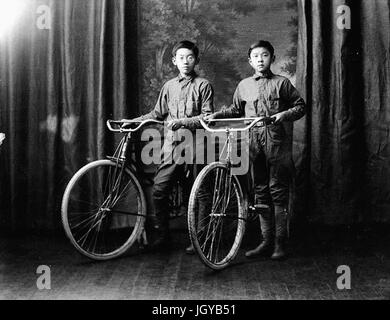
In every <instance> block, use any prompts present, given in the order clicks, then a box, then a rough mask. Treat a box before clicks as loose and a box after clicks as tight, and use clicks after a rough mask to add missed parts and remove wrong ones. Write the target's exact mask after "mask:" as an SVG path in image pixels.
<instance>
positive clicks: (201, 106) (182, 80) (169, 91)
mask: <svg viewBox="0 0 390 320" xmlns="http://www.w3.org/2000/svg"><path fill="white" fill-rule="evenodd" d="M213 98H214V90H213V87H212V86H211V84H210V83H209V81H207V80H206V79H204V78H201V77H199V76H198V75H197V74H196V73H192V74H191V75H190V76H188V77H182V76H181V75H178V76H177V77H176V78H173V79H171V80H169V81H167V82H166V83H165V84H164V86H163V88H162V89H161V91H160V95H159V97H158V99H157V103H156V105H155V107H154V109H153V110H152V111H151V112H150V113H148V114H146V115H144V116H143V117H142V118H143V119H155V120H166V121H171V120H175V119H181V118H192V121H190V123H189V125H188V127H189V129H196V128H201V127H202V126H201V125H200V122H199V118H200V116H206V115H209V114H211V113H213V112H214V103H213Z"/></svg>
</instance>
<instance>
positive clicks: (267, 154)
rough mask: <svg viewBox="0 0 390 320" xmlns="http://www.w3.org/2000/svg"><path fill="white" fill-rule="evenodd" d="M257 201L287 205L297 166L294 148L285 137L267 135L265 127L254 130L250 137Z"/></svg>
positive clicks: (281, 205) (258, 202)
mask: <svg viewBox="0 0 390 320" xmlns="http://www.w3.org/2000/svg"><path fill="white" fill-rule="evenodd" d="M249 152H250V160H251V163H252V166H253V174H254V177H253V178H254V185H255V190H254V191H255V204H265V205H268V206H270V207H272V205H273V206H280V207H284V208H288V203H289V190H290V183H291V179H292V174H293V170H294V165H293V162H292V155H291V149H290V146H289V145H288V144H286V143H285V142H283V141H273V140H271V139H270V138H269V137H268V139H266V138H265V131H254V132H253V133H252V136H251V140H250V148H249Z"/></svg>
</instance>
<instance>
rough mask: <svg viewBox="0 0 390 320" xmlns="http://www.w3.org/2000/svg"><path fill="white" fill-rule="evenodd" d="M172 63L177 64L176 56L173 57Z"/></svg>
mask: <svg viewBox="0 0 390 320" xmlns="http://www.w3.org/2000/svg"><path fill="white" fill-rule="evenodd" d="M172 63H173V64H174V65H176V57H172Z"/></svg>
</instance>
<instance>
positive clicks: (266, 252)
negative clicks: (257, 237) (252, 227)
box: [245, 240, 272, 258]
mask: <svg viewBox="0 0 390 320" xmlns="http://www.w3.org/2000/svg"><path fill="white" fill-rule="evenodd" d="M271 254H272V243H271V241H266V240H264V241H262V242H261V243H260V244H259V245H258V246H257V247H256V248H254V249H253V250H249V251H247V252H245V257H247V258H256V257H261V256H263V257H264V256H267V257H269V256H270V255H271Z"/></svg>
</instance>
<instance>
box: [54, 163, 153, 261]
mask: <svg viewBox="0 0 390 320" xmlns="http://www.w3.org/2000/svg"><path fill="white" fill-rule="evenodd" d="M61 215H62V224H63V227H64V229H65V232H66V235H67V236H68V238H69V239H70V241H71V243H72V244H73V246H74V247H75V248H76V249H77V250H78V251H79V252H80V253H82V254H83V255H85V256H87V257H89V258H92V259H95V260H108V259H111V258H115V257H118V256H119V255H121V254H123V253H125V252H126V251H127V250H128V249H129V248H130V247H131V246H132V245H133V243H134V241H135V240H136V239H137V238H138V237H139V236H140V233H141V232H142V230H143V225H144V222H145V216H146V201H145V196H144V193H143V190H142V188H141V185H140V183H139V181H138V179H137V178H136V177H135V176H134V174H133V173H132V172H131V171H130V170H129V169H128V168H125V167H123V166H122V165H121V164H117V163H115V162H113V161H111V160H98V161H94V162H91V163H89V164H87V165H85V166H84V167H82V168H81V169H80V170H79V171H78V172H77V173H76V174H75V175H74V176H73V177H72V179H71V180H70V182H69V183H68V186H67V187H66V189H65V192H64V196H63V198H62V207H61Z"/></svg>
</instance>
